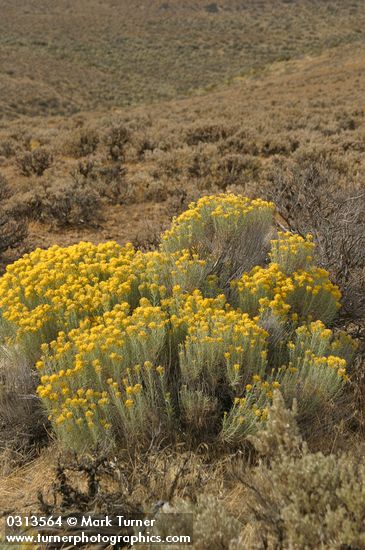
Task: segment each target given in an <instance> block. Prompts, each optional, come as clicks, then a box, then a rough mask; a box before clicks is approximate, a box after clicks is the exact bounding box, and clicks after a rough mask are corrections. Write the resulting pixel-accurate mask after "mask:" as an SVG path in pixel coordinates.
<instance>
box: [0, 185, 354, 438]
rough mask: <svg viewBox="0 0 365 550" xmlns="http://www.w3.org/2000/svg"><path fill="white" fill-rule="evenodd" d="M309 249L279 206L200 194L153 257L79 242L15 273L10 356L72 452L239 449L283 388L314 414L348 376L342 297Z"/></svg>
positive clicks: (8, 281)
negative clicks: (285, 223) (171, 445)
mask: <svg viewBox="0 0 365 550" xmlns="http://www.w3.org/2000/svg"><path fill="white" fill-rule="evenodd" d="M270 236H271V237H273V238H272V239H271V241H270ZM235 251H236V252H237V254H236V255H235ZM313 254H314V244H313V242H312V239H311V237H310V236H307V237H306V238H302V237H300V236H296V235H291V234H289V233H277V234H275V231H274V225H273V205H272V204H271V203H266V202H264V201H262V200H250V199H247V198H244V197H239V196H235V195H216V196H210V197H203V198H202V199H200V200H199V201H198V202H197V203H195V204H192V205H191V206H190V208H189V209H188V210H187V212H185V213H183V214H182V215H181V216H179V217H178V218H176V219H175V220H174V221H173V224H172V227H171V229H170V230H169V231H167V232H166V233H165V234H164V235H163V236H162V242H161V246H160V248H159V249H158V250H155V251H152V252H147V253H143V252H141V251H135V250H134V249H133V247H132V245H130V244H128V245H126V246H124V247H120V246H119V245H117V244H116V243H114V242H109V243H105V244H100V245H93V244H91V243H84V242H81V243H79V244H78V245H73V246H70V247H67V248H61V247H58V246H53V247H51V248H49V249H48V250H40V249H37V250H35V251H34V252H32V253H31V254H27V255H25V256H24V257H23V258H21V259H20V260H18V261H17V262H15V263H14V264H13V265H10V266H8V268H7V271H6V273H5V275H4V276H3V277H2V278H1V280H0V313H1V324H0V335H1V340H2V349H3V350H6V353H8V354H9V353H12V354H13V355H14V357H15V356H16V355H17V354H21V355H22V356H23V357H26V358H27V361H28V364H29V368H30V369H34V371H35V372H36V373H37V376H38V377H39V384H38V388H37V395H38V396H39V398H40V400H41V402H42V404H43V406H44V408H45V410H46V411H47V415H48V418H49V421H50V422H51V423H52V426H53V429H54V431H55V433H56V434H57V436H58V437H59V438H60V440H61V441H63V442H66V443H67V444H68V445H69V446H71V447H72V448H83V447H85V446H87V445H90V444H97V443H99V442H113V441H115V440H118V439H122V440H124V441H125V442H129V443H130V444H135V443H136V442H140V443H144V442H146V443H147V442H148V441H149V440H151V438H155V437H157V435H158V434H161V437H162V438H163V439H165V438H170V439H171V438H179V437H182V436H183V434H185V436H187V435H189V434H190V435H191V436H193V437H194V438H198V440H199V439H200V440H201V439H202V438H207V437H208V438H218V439H219V440H221V441H223V442H224V443H225V444H229V445H236V444H239V443H240V442H242V440H243V439H244V437H245V436H246V435H247V434H250V433H253V432H254V431H256V430H257V429H258V428H259V427H260V426H263V425H265V422H266V417H267V408H268V406H269V405H270V403H271V399H272V395H273V391H274V389H275V388H279V387H280V389H281V392H282V394H283V396H284V398H285V399H287V401H288V402H290V401H291V400H292V399H293V398H294V397H297V398H298V399H299V404H300V407H301V411H302V413H303V415H305V414H307V413H308V412H309V411H310V412H311V413H314V412H315V413H318V411H320V410H321V407H322V406H323V405H325V404H326V403H328V402H331V401H333V400H334V399H336V398H337V397H338V396H339V395H340V394H341V392H342V390H343V387H344V384H345V383H346V381H347V380H348V376H349V375H348V364H349V362H350V361H351V357H352V355H353V350H354V344H353V342H352V341H351V339H350V338H349V337H347V336H346V335H345V334H341V333H340V334H334V332H333V331H332V330H330V329H329V328H326V326H325V324H324V323H328V322H331V321H332V320H333V318H334V316H335V314H336V311H337V309H338V307H339V299H340V293H339V290H338V288H337V287H335V286H334V285H333V284H332V283H331V282H330V280H329V276H328V273H327V272H326V271H324V270H323V269H319V268H317V267H315V266H314V265H313ZM278 327H279V329H280V330H279V329H278ZM278 334H280V338H278Z"/></svg>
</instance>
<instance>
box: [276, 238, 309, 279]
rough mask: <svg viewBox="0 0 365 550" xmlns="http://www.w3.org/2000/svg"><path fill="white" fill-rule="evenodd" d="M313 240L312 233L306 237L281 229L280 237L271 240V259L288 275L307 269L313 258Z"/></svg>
mask: <svg viewBox="0 0 365 550" xmlns="http://www.w3.org/2000/svg"><path fill="white" fill-rule="evenodd" d="M312 240H313V237H312V235H306V238H305V239H304V238H303V237H301V236H300V235H295V234H292V233H290V232H283V231H279V232H278V238H277V239H273V240H272V241H271V251H270V254H269V256H270V260H271V261H272V262H273V263H275V264H278V265H279V266H280V269H281V270H282V271H283V272H284V273H286V274H287V275H288V274H290V273H293V271H298V270H304V269H307V268H308V267H310V265H311V264H312V260H313V252H314V243H313V242H312Z"/></svg>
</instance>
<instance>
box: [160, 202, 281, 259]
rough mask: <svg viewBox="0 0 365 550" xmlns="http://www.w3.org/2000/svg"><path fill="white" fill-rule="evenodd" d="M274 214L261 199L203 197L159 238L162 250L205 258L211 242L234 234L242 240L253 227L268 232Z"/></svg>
mask: <svg viewBox="0 0 365 550" xmlns="http://www.w3.org/2000/svg"><path fill="white" fill-rule="evenodd" d="M273 213H274V205H273V203H270V202H266V201H263V200H262V199H254V200H251V199H248V198H247V197H242V196H237V195H234V194H225V193H222V194H220V195H210V196H205V197H202V198H201V199H199V200H198V201H197V202H196V203H191V204H190V205H189V208H188V210H186V211H185V212H184V213H183V214H181V215H180V216H179V217H178V218H175V219H174V220H173V223H172V227H171V229H169V230H168V231H166V232H165V233H164V234H163V236H162V249H163V250H164V251H166V252H176V251H179V250H182V249H194V250H196V251H199V253H200V254H201V255H203V256H204V257H205V255H206V254H207V253H208V252H210V250H211V247H212V244H213V243H214V241H219V240H222V239H229V238H230V236H232V235H233V234H236V233H237V232H239V233H241V234H242V238H244V234H245V231H247V228H248V227H250V226H252V224H254V225H256V224H260V225H262V226H266V227H267V228H268V229H269V228H270V226H271V224H272V221H273Z"/></svg>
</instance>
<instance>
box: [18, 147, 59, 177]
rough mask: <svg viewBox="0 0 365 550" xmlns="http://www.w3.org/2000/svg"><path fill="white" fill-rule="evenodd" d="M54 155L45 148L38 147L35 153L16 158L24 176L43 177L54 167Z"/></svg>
mask: <svg viewBox="0 0 365 550" xmlns="http://www.w3.org/2000/svg"><path fill="white" fill-rule="evenodd" d="M52 162H53V154H52V153H51V152H50V151H49V150H48V149H46V148H45V147H38V148H37V149H35V150H34V151H26V152H25V153H21V154H19V155H18V156H17V158H16V163H17V166H18V168H19V170H20V172H21V174H23V176H27V177H29V176H32V175H36V176H42V175H43V173H44V172H45V171H46V170H47V169H48V168H49V167H50V166H51V165H52Z"/></svg>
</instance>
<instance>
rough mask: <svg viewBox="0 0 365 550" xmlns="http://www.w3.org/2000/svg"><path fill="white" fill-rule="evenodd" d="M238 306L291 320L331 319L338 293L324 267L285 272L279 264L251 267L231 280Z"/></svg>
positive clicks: (338, 305) (258, 313)
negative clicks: (248, 270) (236, 278)
mask: <svg viewBox="0 0 365 550" xmlns="http://www.w3.org/2000/svg"><path fill="white" fill-rule="evenodd" d="M232 287H233V288H235V289H236V290H237V297H238V298H237V299H238V305H239V307H240V308H241V309H242V310H243V311H246V312H248V313H249V314H250V315H260V316H261V317H262V316H264V315H267V313H269V312H272V313H273V314H274V315H275V316H277V317H279V318H280V317H281V318H283V319H285V320H286V319H289V318H290V319H291V320H292V321H293V322H294V323H297V322H298V321H301V322H303V321H304V322H305V321H310V320H313V319H321V320H323V321H326V322H328V321H331V320H332V319H333V318H334V317H335V315H336V312H337V310H338V308H339V307H340V303H339V299H340V297H341V293H340V291H339V289H338V287H337V286H335V285H333V284H332V283H331V281H330V280H329V275H328V272H327V271H326V270H325V269H321V268H317V267H310V268H309V269H308V271H304V270H298V271H295V272H293V273H291V274H290V275H286V274H285V273H284V272H283V271H282V269H281V267H280V266H279V264H277V263H270V264H269V265H268V266H267V267H259V266H257V267H254V268H253V270H252V271H251V272H250V273H245V274H244V275H243V276H242V277H241V279H239V280H238V281H233V282H232Z"/></svg>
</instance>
